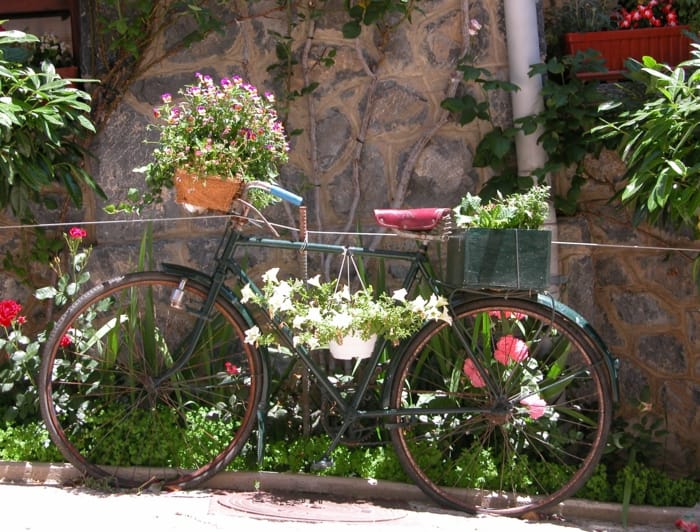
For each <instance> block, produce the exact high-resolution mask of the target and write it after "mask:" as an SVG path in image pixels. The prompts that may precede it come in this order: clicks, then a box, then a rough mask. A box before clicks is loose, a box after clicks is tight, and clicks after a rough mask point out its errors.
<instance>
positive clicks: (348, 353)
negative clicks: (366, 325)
mask: <svg viewBox="0 0 700 532" xmlns="http://www.w3.org/2000/svg"><path fill="white" fill-rule="evenodd" d="M376 343H377V335H376V334H373V335H372V336H370V337H369V338H368V339H367V340H363V339H362V338H361V337H360V336H356V335H353V334H351V335H348V336H344V337H343V341H342V342H341V343H338V342H336V341H334V340H331V341H330V342H328V348H329V349H330V351H331V356H332V357H333V358H335V359H338V360H351V359H353V358H369V357H370V356H371V355H372V351H374V346H375V344H376Z"/></svg>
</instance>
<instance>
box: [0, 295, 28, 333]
mask: <svg viewBox="0 0 700 532" xmlns="http://www.w3.org/2000/svg"><path fill="white" fill-rule="evenodd" d="M21 311H22V305H20V304H19V303H17V301H15V300H14V299H3V300H2V301H0V325H2V326H3V327H9V326H10V325H12V321H13V320H14V319H15V318H16V317H17V315H18V314H19V313H20V312H21ZM25 321H26V320H25Z"/></svg>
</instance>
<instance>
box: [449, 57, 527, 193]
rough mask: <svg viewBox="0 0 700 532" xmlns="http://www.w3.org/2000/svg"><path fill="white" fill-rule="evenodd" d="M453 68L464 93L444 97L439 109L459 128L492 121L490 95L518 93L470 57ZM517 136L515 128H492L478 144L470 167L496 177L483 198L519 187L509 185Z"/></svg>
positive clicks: (513, 86) (513, 87) (513, 177)
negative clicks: (493, 174)
mask: <svg viewBox="0 0 700 532" xmlns="http://www.w3.org/2000/svg"><path fill="white" fill-rule="evenodd" d="M457 69H458V70H459V71H460V72H462V78H463V81H464V82H465V84H466V85H465V92H464V93H463V94H462V95H460V96H455V97H452V98H445V99H444V100H443V101H442V102H440V106H441V107H442V108H443V109H446V110H448V111H450V112H451V113H453V114H454V115H455V116H456V118H457V121H458V122H459V124H460V125H462V126H464V125H467V124H470V123H471V122H473V121H474V120H483V121H487V122H492V116H491V104H490V102H489V97H490V94H491V93H492V92H495V91H503V92H506V93H511V92H516V91H518V90H520V87H518V86H517V85H515V84H513V83H510V82H508V81H502V80H499V79H496V78H494V76H493V75H492V74H491V72H490V71H489V70H488V69H486V68H480V67H477V66H475V65H474V64H473V62H472V58H471V56H466V57H465V58H464V59H463V60H462V62H461V63H460V65H459V66H458V67H457ZM470 89H475V91H476V92H477V93H478V94H473V92H472V91H471V90H470ZM517 133H518V128H517V127H506V128H503V127H501V126H493V127H492V129H491V130H490V131H488V132H487V133H486V134H485V135H484V136H483V137H482V138H481V140H480V141H479V144H478V145H477V147H476V151H475V153H474V160H473V161H472V164H473V165H474V167H476V168H484V167H490V168H492V169H493V170H494V172H496V174H497V175H496V176H495V178H492V181H493V183H490V186H487V188H486V190H482V192H481V195H482V196H483V197H486V198H489V197H492V196H493V195H495V194H496V190H498V191H501V192H504V193H509V192H515V191H518V190H521V187H519V186H516V187H513V184H514V183H517V178H516V177H515V171H514V168H515V136H516V135H517ZM494 185H496V186H494ZM531 185H532V181H531V180H530V181H529V182H528V183H523V187H522V189H527V188H528V187H529V186H531Z"/></svg>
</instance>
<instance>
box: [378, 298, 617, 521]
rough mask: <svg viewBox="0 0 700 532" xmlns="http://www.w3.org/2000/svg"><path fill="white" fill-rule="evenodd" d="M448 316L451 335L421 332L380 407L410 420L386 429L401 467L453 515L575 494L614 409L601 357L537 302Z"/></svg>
mask: <svg viewBox="0 0 700 532" xmlns="http://www.w3.org/2000/svg"><path fill="white" fill-rule="evenodd" d="M455 316H456V317H457V318H456V320H455V322H454V324H453V326H452V327H450V326H449V325H447V324H445V323H437V322H436V323H434V324H431V325H429V326H427V327H426V328H425V329H423V331H422V332H421V333H420V334H419V335H418V336H417V337H416V338H415V339H414V340H413V341H412V342H411V344H410V345H409V346H408V347H407V350H406V351H405V354H404V355H403V358H402V359H401V361H400V362H399V363H398V366H397V371H396V374H395V376H394V381H393V384H392V385H391V389H390V397H389V401H390V407H391V408H411V409H419V411H418V412H416V413H411V414H410V415H401V416H399V417H398V418H397V419H396V420H395V425H394V426H393V430H392V434H391V435H392V442H393V444H394V448H395V449H396V452H397V454H398V457H399V460H400V461H401V464H402V465H403V467H404V469H405V470H406V472H407V473H408V474H409V475H410V476H411V478H412V479H413V480H414V481H415V482H416V484H417V485H418V486H420V487H421V488H422V489H423V491H424V492H426V493H427V494H428V495H430V496H431V497H433V498H434V499H435V500H436V501H438V502H440V503H442V504H444V505H447V506H449V507H451V508H455V509H458V510H462V511H466V512H469V513H477V512H487V513H494V514H502V515H521V514H524V513H526V512H528V511H532V510H541V509H550V508H551V507H552V506H553V505H554V504H555V503H557V502H559V501H561V500H562V499H564V498H566V497H568V496H571V495H572V494H573V493H574V492H575V491H576V490H577V489H579V488H580V487H581V486H582V485H583V484H584V483H585V481H586V480H587V479H588V478H589V477H590V475H591V474H592V473H593V471H594V469H595V467H596V465H597V463H598V461H599V460H600V456H601V454H602V452H603V450H604V446H605V443H606V440H607V435H608V431H609V429H610V422H611V418H612V399H611V392H610V387H609V380H608V377H607V373H606V371H607V370H606V368H605V366H604V362H603V356H602V355H601V353H600V351H599V350H598V349H597V348H595V347H594V346H593V344H592V343H591V342H590V340H589V338H588V336H587V335H586V334H585V332H584V331H583V330H582V329H581V328H579V327H578V326H577V325H575V324H574V323H572V322H571V321H570V320H569V319H567V318H566V317H564V316H563V315H561V314H558V313H555V312H554V311H553V310H552V309H550V308H548V307H546V306H544V305H541V304H538V303H535V302H530V301H526V300H512V299H501V298H490V299H485V300H479V301H475V302H470V303H466V304H464V305H462V306H460V307H458V308H457V309H456V312H455ZM455 327H459V330H460V331H462V336H463V337H464V339H465V340H466V344H467V345H468V346H469V351H470V352H471V353H473V356H474V359H475V360H473V359H472V358H471V357H470V356H469V355H468V351H467V349H465V348H464V344H463V343H462V342H460V340H459V339H458V334H457V333H455ZM475 361H476V362H478V364H477V363H475ZM478 366H481V368H482V369H483V374H482V373H480V370H479V369H478Z"/></svg>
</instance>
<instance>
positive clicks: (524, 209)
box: [453, 185, 549, 229]
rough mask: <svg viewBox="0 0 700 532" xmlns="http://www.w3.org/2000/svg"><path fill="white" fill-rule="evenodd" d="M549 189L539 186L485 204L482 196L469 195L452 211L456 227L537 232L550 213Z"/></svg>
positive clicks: (499, 197) (545, 186)
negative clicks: (532, 230) (535, 230)
mask: <svg viewBox="0 0 700 532" xmlns="http://www.w3.org/2000/svg"><path fill="white" fill-rule="evenodd" d="M548 197H549V186H547V185H536V186H534V187H532V188H531V189H530V190H528V191H527V192H524V193H516V194H510V195H508V196H505V197H503V196H501V195H500V193H499V195H498V197H497V198H495V199H493V200H492V201H490V202H488V203H486V204H482V202H481V201H482V200H481V198H480V197H479V196H472V195H471V194H469V193H467V195H466V196H464V197H463V198H462V200H461V202H460V204H459V205H458V206H457V207H455V208H454V209H453V212H454V213H455V224H456V225H457V227H461V228H467V227H482V228H488V229H508V228H511V229H537V228H539V227H540V226H541V225H542V224H543V223H544V221H545V219H546V217H547V214H548V213H549V206H548V204H547V198H548Z"/></svg>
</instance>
